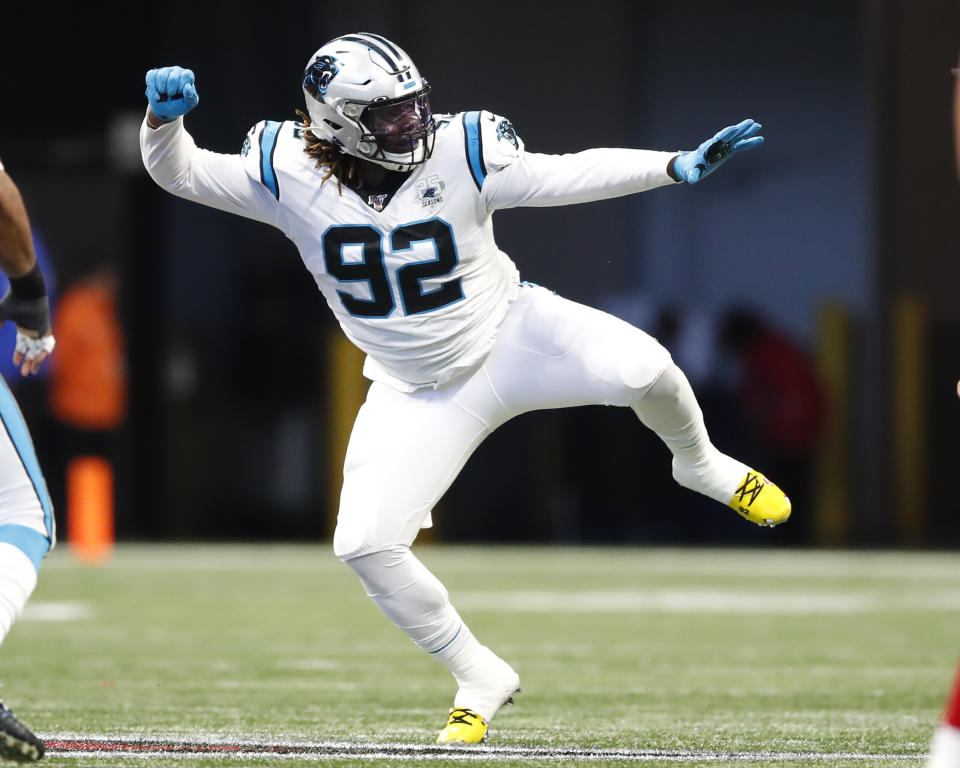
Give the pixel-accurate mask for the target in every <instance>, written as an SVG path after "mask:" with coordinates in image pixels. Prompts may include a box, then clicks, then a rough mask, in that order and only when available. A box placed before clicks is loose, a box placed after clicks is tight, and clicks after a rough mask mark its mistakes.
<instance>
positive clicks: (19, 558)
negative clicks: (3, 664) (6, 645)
mask: <svg viewBox="0 0 960 768" xmlns="http://www.w3.org/2000/svg"><path fill="white" fill-rule="evenodd" d="M36 586H37V570H36V568H34V567H33V563H32V562H31V561H30V558H29V557H27V556H26V555H25V554H24V553H23V551H21V550H19V549H17V548H16V547H15V546H13V545H12V544H7V543H6V542H0V643H2V642H3V641H4V639H5V638H6V636H7V633H8V632H9V631H10V628H11V627H12V626H13V623H14V622H15V621H16V620H17V618H18V617H19V616H20V614H21V613H22V612H23V607H24V606H25V605H26V604H27V600H28V599H29V597H30V595H31V594H32V593H33V589H34V587H36Z"/></svg>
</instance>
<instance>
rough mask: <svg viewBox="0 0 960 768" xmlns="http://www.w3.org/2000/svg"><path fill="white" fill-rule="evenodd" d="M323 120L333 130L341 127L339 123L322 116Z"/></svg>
mask: <svg viewBox="0 0 960 768" xmlns="http://www.w3.org/2000/svg"><path fill="white" fill-rule="evenodd" d="M323 122H325V123H326V124H327V125H329V126H330V127H331V128H333V130H335V131H339V130H342V129H343V126H342V125H340V123H335V122H333V120H327V119H326V118H324V120H323Z"/></svg>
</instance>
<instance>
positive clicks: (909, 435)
mask: <svg viewBox="0 0 960 768" xmlns="http://www.w3.org/2000/svg"><path fill="white" fill-rule="evenodd" d="M926 341H927V315H926V311H925V308H924V306H923V304H922V302H921V301H920V300H919V299H917V298H915V297H910V296H901V297H900V298H898V299H897V300H896V302H895V304H894V311H893V350H892V356H891V361H892V367H893V370H892V381H893V387H892V395H893V402H892V403H891V409H892V414H891V416H892V419H891V421H892V424H893V460H894V466H893V481H894V482H893V485H894V494H893V499H894V504H895V510H894V518H895V522H896V530H897V534H898V536H899V539H900V541H901V543H903V544H906V545H908V546H918V545H920V544H922V543H923V541H924V537H925V533H926V528H927V501H928V499H927V490H926V489H927V481H928V477H927V466H928V462H927V451H926V445H927V429H928V427H927V417H926V408H925V398H926V391H927V344H926Z"/></svg>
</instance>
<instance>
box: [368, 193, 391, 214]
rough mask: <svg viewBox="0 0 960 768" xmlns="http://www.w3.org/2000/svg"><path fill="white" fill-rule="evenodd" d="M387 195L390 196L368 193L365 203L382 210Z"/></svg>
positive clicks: (376, 209) (374, 208)
mask: <svg viewBox="0 0 960 768" xmlns="http://www.w3.org/2000/svg"><path fill="white" fill-rule="evenodd" d="M388 197H390V195H369V196H368V197H367V205H369V206H370V207H371V208H373V210H375V211H382V210H383V206H384V205H385V204H386V202H387V198H388Z"/></svg>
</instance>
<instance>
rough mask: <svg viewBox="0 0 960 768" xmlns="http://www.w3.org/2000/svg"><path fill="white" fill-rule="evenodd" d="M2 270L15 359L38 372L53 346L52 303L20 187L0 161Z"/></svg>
mask: <svg viewBox="0 0 960 768" xmlns="http://www.w3.org/2000/svg"><path fill="white" fill-rule="evenodd" d="M0 269H2V270H3V272H4V274H6V275H7V277H8V278H9V280H10V288H9V289H8V290H7V293H6V294H5V295H4V297H3V298H2V299H0V322H3V321H6V320H8V319H9V320H13V321H14V322H15V323H16V324H17V341H16V347H15V349H14V353H13V362H14V364H15V365H19V366H20V373H21V374H22V375H24V376H26V375H27V374H28V373H37V372H38V371H39V370H40V365H41V363H43V361H44V360H46V359H47V357H48V356H49V355H50V353H51V352H52V351H53V347H54V339H53V332H52V330H51V328H50V304H49V301H48V299H47V289H46V285H45V283H44V280H43V273H42V272H41V271H40V267H39V266H38V265H37V259H36V255H35V254H34V250H33V235H32V234H31V232H30V219H29V217H28V216H27V209H26V206H24V204H23V197H22V196H21V195H20V190H19V188H18V187H17V185H16V184H15V183H14V181H13V179H12V178H10V175H9V174H8V173H7V172H6V170H4V167H3V163H2V162H0Z"/></svg>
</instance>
